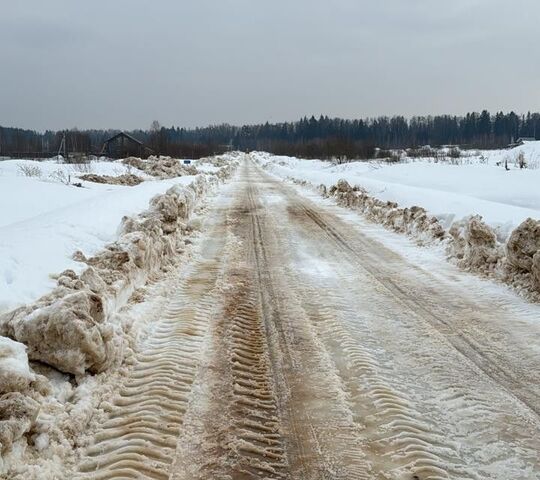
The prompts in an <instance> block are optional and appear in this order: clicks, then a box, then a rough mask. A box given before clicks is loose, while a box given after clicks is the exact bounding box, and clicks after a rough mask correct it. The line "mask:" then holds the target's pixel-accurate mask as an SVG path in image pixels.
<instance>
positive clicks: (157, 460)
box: [75, 261, 218, 480]
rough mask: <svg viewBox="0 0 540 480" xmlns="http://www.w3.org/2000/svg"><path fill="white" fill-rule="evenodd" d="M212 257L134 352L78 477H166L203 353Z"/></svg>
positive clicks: (212, 303)
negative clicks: (130, 363)
mask: <svg viewBox="0 0 540 480" xmlns="http://www.w3.org/2000/svg"><path fill="white" fill-rule="evenodd" d="M217 276H218V265H217V264H216V262H215V261H203V262H200V263H199V264H198V265H197V266H196V268H195V270H194V272H193V274H191V275H188V276H187V278H186V279H185V281H184V282H183V285H182V286H181V287H180V288H179V291H178V292H177V293H176V294H175V295H174V300H172V301H171V302H170V304H169V305H168V307H167V309H166V310H165V312H164V314H163V317H162V319H161V321H160V322H159V324H158V326H157V327H156V328H155V330H154V332H153V335H152V337H151V338H150V339H148V341H147V342H146V344H145V345H144V346H143V347H142V348H141V351H140V352H139V353H138V354H137V356H136V361H135V364H134V366H133V369H132V371H131V374H130V376H129V378H128V379H127V380H126V382H125V383H124V384H123V385H122V386H121V387H120V388H119V391H118V394H117V396H116V397H115V398H114V399H113V401H112V402H111V404H110V405H108V406H106V405H102V408H106V409H107V410H108V418H107V420H106V421H105V423H104V424H103V425H101V428H100V429H99V431H98V432H97V433H96V435H95V437H94V443H93V445H91V446H90V447H88V448H87V449H86V451H85V457H84V459H83V461H82V462H81V463H80V465H79V469H78V470H79V474H78V475H77V476H76V477H75V478H77V479H81V480H82V479H92V480H108V479H145V480H146V479H152V480H166V479H168V478H169V470H170V466H171V463H172V461H173V459H174V454H175V450H176V442H177V437H178V435H179V431H180V427H181V425H182V419H183V415H184V413H185V412H186V410H187V408H188V403H189V400H190V393H191V387H192V384H193V381H194V379H195V377H196V375H197V370H198V363H199V359H200V355H201V352H202V351H204V346H203V343H204V341H205V336H206V332H207V329H208V325H209V321H210V316H211V314H212V311H213V309H214V308H215V299H214V295H212V290H213V289H214V286H215V284H216V281H217Z"/></svg>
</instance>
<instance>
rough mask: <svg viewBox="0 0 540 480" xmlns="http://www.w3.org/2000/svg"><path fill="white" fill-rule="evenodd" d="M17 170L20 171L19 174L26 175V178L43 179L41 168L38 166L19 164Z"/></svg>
mask: <svg viewBox="0 0 540 480" xmlns="http://www.w3.org/2000/svg"><path fill="white" fill-rule="evenodd" d="M17 169H18V170H19V173H20V174H21V175H24V176H25V177H38V178H39V177H41V174H42V172H41V168H39V167H38V166H37V165H32V164H29V163H19V164H18V165H17Z"/></svg>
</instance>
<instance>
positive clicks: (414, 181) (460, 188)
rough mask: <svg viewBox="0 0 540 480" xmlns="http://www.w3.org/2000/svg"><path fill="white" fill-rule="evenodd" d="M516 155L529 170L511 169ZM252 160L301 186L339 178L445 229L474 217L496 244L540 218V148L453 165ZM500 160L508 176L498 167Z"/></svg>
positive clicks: (420, 161) (499, 153)
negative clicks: (422, 212) (415, 209)
mask: <svg viewBox="0 0 540 480" xmlns="http://www.w3.org/2000/svg"><path fill="white" fill-rule="evenodd" d="M521 151H522V152H523V153H524V155H525V158H526V160H527V161H528V163H529V167H531V168H525V169H519V168H518V167H517V166H516V164H515V161H516V158H517V155H518V154H519V152H521ZM255 156H256V158H257V159H258V161H259V162H260V163H261V164H262V165H264V164H267V169H268V170H269V171H270V172H271V173H273V174H274V175H276V176H278V177H280V178H287V177H289V178H294V179H298V180H307V181H309V182H311V183H313V184H314V185H320V184H324V185H326V186H327V187H328V186H330V185H334V184H336V183H337V181H338V180H339V179H342V178H344V179H345V180H347V181H348V182H349V183H350V184H352V185H358V186H360V187H362V188H364V189H365V190H366V191H367V192H368V193H369V194H370V195H372V196H374V197H376V198H379V199H381V200H385V201H386V200H389V201H393V202H397V203H398V204H399V206H400V207H410V206H413V205H418V206H421V207H424V208H425V209H426V210H428V212H429V213H431V214H432V215H434V216H436V217H437V218H438V219H439V220H440V222H441V224H442V225H443V226H444V227H445V228H449V227H450V225H451V224H452V222H454V221H456V220H460V219H462V218H463V217H466V216H468V215H473V214H480V215H482V217H483V218H484V220H485V221H486V222H487V223H488V224H489V225H491V226H492V227H494V228H495V229H496V231H497V234H498V236H499V239H500V240H504V239H505V238H507V236H508V235H509V233H510V232H511V231H512V230H513V229H514V228H515V227H516V226H517V225H519V224H520V223H521V222H522V221H523V220H525V219H526V218H528V217H532V218H535V219H538V218H540V168H537V167H538V166H539V162H540V142H529V143H527V144H525V145H523V146H522V147H518V148H516V149H513V150H495V151H482V152H477V153H476V152H475V154H472V155H471V156H469V157H466V158H462V159H459V161H458V162H456V163H458V164H452V163H451V162H441V161H437V162H436V161H435V160H434V159H407V160H406V161H404V162H403V163H385V162H381V161H375V160H374V161H358V162H350V163H344V164H341V165H337V164H335V163H332V162H330V161H321V160H304V159H298V158H292V157H283V156H273V155H270V154H267V153H256V154H255ZM505 158H508V166H509V168H510V170H508V171H507V170H505V168H504V166H503V165H504V159H505ZM497 163H500V165H497Z"/></svg>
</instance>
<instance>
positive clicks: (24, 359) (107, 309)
mask: <svg viewBox="0 0 540 480" xmlns="http://www.w3.org/2000/svg"><path fill="white" fill-rule="evenodd" d="M227 160H228V162H227V165H226V166H224V167H222V168H220V169H219V171H217V172H216V173H215V174H202V175H198V176H196V177H191V178H190V183H189V184H187V185H185V184H178V185H173V186H172V187H170V188H169V189H168V190H167V191H166V192H165V193H162V194H158V195H156V196H154V197H153V198H152V199H151V201H150V206H149V208H148V209H147V210H146V211H144V212H143V213H141V214H138V215H131V216H125V217H124V218H123V219H122V223H121V225H120V229H119V234H118V238H117V240H116V241H114V242H112V243H110V244H108V245H107V246H106V247H105V248H104V249H103V250H101V251H99V252H97V253H95V254H94V255H92V256H89V257H86V256H85V255H84V254H83V253H82V252H81V251H77V252H75V254H74V259H75V261H76V262H77V263H79V264H80V265H82V268H79V269H77V270H78V272H75V271H74V270H72V269H68V270H65V271H64V272H62V273H61V274H60V275H58V277H57V286H56V288H54V289H53V290H52V291H51V292H49V293H48V294H46V295H44V296H42V297H41V298H40V299H38V300H37V301H35V302H34V303H32V304H29V305H25V306H22V307H20V308H17V309H16V310H14V311H10V312H7V313H4V314H1V315H0V474H1V473H2V472H4V471H6V470H7V469H9V468H10V465H12V464H13V462H16V457H17V456H20V455H21V454H22V452H23V450H24V445H26V442H25V439H24V435H25V433H27V432H30V431H31V430H32V428H33V425H34V424H35V421H36V418H37V416H38V413H39V409H40V404H41V403H43V402H45V399H46V397H47V395H48V394H50V392H51V390H52V386H51V385H50V384H49V380H47V378H45V377H43V376H41V375H35V374H34V373H33V372H32V371H31V369H30V368H29V363H28V360H31V361H34V362H40V364H43V365H44V368H46V369H47V370H48V371H50V372H52V373H54V372H62V373H63V374H71V375H76V378H77V379H78V383H80V382H82V381H83V379H84V378H85V374H86V373H99V372H103V371H105V370H106V369H108V368H109V367H111V366H112V365H113V364H114V365H119V364H120V362H121V361H122V360H123V357H124V351H125V348H126V346H127V344H128V342H129V334H128V333H127V332H126V331H124V330H123V329H122V326H121V325H117V324H116V323H115V321H114V316H115V313H116V312H117V311H118V310H119V309H120V308H121V307H122V306H123V305H125V304H126V302H127V301H128V299H129V297H130V296H131V295H132V293H133V292H134V291H135V290H136V289H137V288H138V287H140V286H142V285H143V284H144V283H146V281H147V280H148V279H149V278H151V277H152V276H153V275H155V274H157V273H159V271H160V270H162V269H163V268H164V267H166V266H167V265H168V264H170V263H172V262H174V257H175V256H176V255H177V253H178V252H179V251H181V250H182V248H183V246H184V245H185V243H184V234H185V233H186V231H187V230H188V229H189V226H188V225H187V222H188V220H189V218H190V216H191V214H192V212H193V209H194V208H195V206H196V204H197V203H198V202H199V201H200V200H201V198H202V197H204V196H205V194H206V193H207V192H208V191H209V190H210V189H211V188H212V187H214V186H216V185H217V184H218V183H219V182H220V181H223V180H225V179H226V178H228V177H229V176H230V175H231V173H232V172H233V170H234V168H235V166H236V161H235V160H234V157H230V158H228V159H227ZM5 337H9V338H5ZM50 367H52V369H51V368H50ZM54 375H56V374H54ZM55 402H56V400H55ZM53 403H54V402H53ZM56 403H57V402H56ZM42 423H43V422H42ZM81 424H82V425H84V422H81ZM72 427H73V426H71V427H70V428H72ZM73 428H75V427H73ZM19 440H20V442H19ZM17 442H19V443H17ZM15 443H17V445H19V446H18V447H17V448H15V447H14V444H15Z"/></svg>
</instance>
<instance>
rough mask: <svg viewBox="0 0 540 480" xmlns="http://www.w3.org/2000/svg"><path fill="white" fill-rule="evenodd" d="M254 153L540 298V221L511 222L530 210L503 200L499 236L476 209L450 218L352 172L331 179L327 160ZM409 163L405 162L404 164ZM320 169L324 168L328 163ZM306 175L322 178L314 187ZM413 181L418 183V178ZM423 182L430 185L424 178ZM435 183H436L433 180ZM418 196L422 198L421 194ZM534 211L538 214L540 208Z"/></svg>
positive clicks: (272, 167) (280, 171)
mask: <svg viewBox="0 0 540 480" xmlns="http://www.w3.org/2000/svg"><path fill="white" fill-rule="evenodd" d="M535 143H540V142H535ZM253 157H254V158H255V160H256V161H258V162H259V163H261V164H262V165H263V166H264V167H265V168H266V169H268V170H269V171H271V172H272V173H274V174H276V175H277V176H281V177H282V178H287V179H289V180H292V181H293V182H294V183H297V184H300V185H304V186H310V187H312V188H315V189H316V190H317V191H318V192H319V193H320V194H321V195H323V196H326V197H332V198H334V199H335V200H336V201H337V203H338V204H339V205H342V206H345V207H348V208H353V209H355V210H359V211H360V212H361V213H362V214H363V215H365V216H366V217H367V218H368V219H370V220H372V221H374V222H377V223H381V224H383V225H384V226H386V227H388V228H390V229H392V230H394V231H396V232H399V233H404V234H408V235H411V236H413V237H414V238H416V239H418V240H420V241H421V242H422V243H424V244H425V243H430V242H439V243H440V242H443V243H444V244H445V246H446V251H447V253H448V256H449V259H452V260H454V261H455V262H456V263H457V265H458V266H459V267H461V268H463V269H465V270H468V271H471V272H476V273H480V274H483V275H486V276H489V277H491V278H495V279H497V280H499V281H502V282H505V283H507V284H508V285H510V286H512V287H514V288H515V289H516V290H517V291H519V292H520V293H522V294H523V295H524V296H525V297H527V298H529V299H530V300H536V301H538V300H540V221H538V220H533V219H532V218H530V217H525V219H523V220H522V222H521V223H520V224H519V225H518V226H515V227H514V222H515V221H516V220H517V219H521V218H522V215H523V214H524V213H530V212H529V210H525V211H524V210H523V209H522V208H521V207H511V206H509V205H507V207H508V209H509V210H511V213H510V214H509V215H508V216H507V217H504V216H503V217H499V218H500V219H502V220H503V224H504V225H506V226H507V227H508V226H512V227H513V228H509V231H508V232H507V233H506V234H505V235H501V229H500V225H499V226H498V225H497V224H495V225H494V224H490V223H489V222H487V221H486V220H485V219H484V218H483V217H482V216H481V215H478V214H470V215H467V216H466V217H464V218H460V219H457V220H453V221H449V219H455V218H456V213H455V212H453V213H452V214H448V213H446V214H445V215H440V214H439V215H435V214H433V209H431V211H430V210H429V209H425V208H423V207H420V206H418V205H410V206H406V207H404V208H403V207H402V206H401V207H400V206H399V205H398V203H397V202H395V201H391V200H384V199H380V198H377V197H375V196H372V195H371V194H370V193H369V191H368V189H366V188H365V187H364V185H365V183H366V182H365V181H364V179H363V177H362V181H361V185H362V186H358V185H354V186H351V185H350V184H349V181H348V180H351V178H352V179H355V177H354V175H351V177H349V176H348V177H347V179H343V178H340V179H338V180H337V181H336V182H335V183H334V184H332V183H330V182H331V180H330V179H333V178H334V173H331V174H330V175H327V174H325V173H322V172H321V164H324V163H327V162H318V161H315V163H312V162H313V161H303V160H298V159H286V157H272V156H270V155H268V154H261V153H256V154H253ZM302 162H305V163H306V164H307V165H312V166H314V170H315V172H311V173H309V174H306V173H305V169H306V168H307V167H306V166H305V165H303V166H302V167H298V165H300V164H302ZM408 166H410V164H406V165H404V166H403V167H408ZM295 167H298V170H297V171H296V170H294V168H295ZM325 168H328V165H326V166H325ZM350 168H351V169H355V168H356V167H354V166H353V167H350ZM363 168H366V167H365V166H364V167H363ZM455 168H460V167H455ZM317 170H318V171H317ZM345 171H347V169H345ZM526 172H527V173H528V174H531V175H532V176H533V177H535V176H536V172H532V173H531V171H530V170H529V171H526ZM340 173H343V172H340ZM310 178H314V179H316V180H319V181H320V180H324V181H323V182H320V184H319V186H318V187H315V185H314V184H313V183H312V182H311V181H310V180H309V179H310ZM439 180H440V179H439ZM415 181H417V182H418V181H419V180H418V178H416V179H415ZM423 181H424V182H426V184H429V183H428V179H427V178H426V179H424V180H423ZM368 183H369V182H368ZM434 183H435V184H436V183H437V179H436V180H435V181H434ZM499 183H500V182H499ZM456 188H457V189H459V188H463V187H462V186H459V187H456ZM499 188H501V189H502V188H503V187H502V185H499ZM513 188H514V187H513ZM516 188H517V187H516ZM479 190H482V189H481V188H480V189H479ZM394 193H395V190H394ZM528 194H529V195H530V196H532V197H534V196H535V195H536V196H538V204H537V207H538V208H540V189H538V188H535V190H534V192H533V191H532V189H530V191H529V192H528ZM440 195H441V198H443V197H444V196H445V195H447V194H446V193H444V192H440ZM387 198H388V197H387ZM393 198H395V197H393ZM419 198H420V200H421V197H419ZM427 198H428V200H429V198H431V197H429V195H428V197H427ZM521 198H523V195H522V197H521ZM464 201H465V200H464ZM419 203H421V202H419ZM428 203H429V201H428ZM467 205H468V206H467V211H472V212H474V209H475V208H476V207H477V206H478V202H476V201H473V200H472V199H469V200H467ZM439 208H440V207H439ZM507 211H508V210H507ZM537 213H538V216H540V210H539V211H538V212H537ZM499 214H500V212H499ZM503 214H504V212H503Z"/></svg>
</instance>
